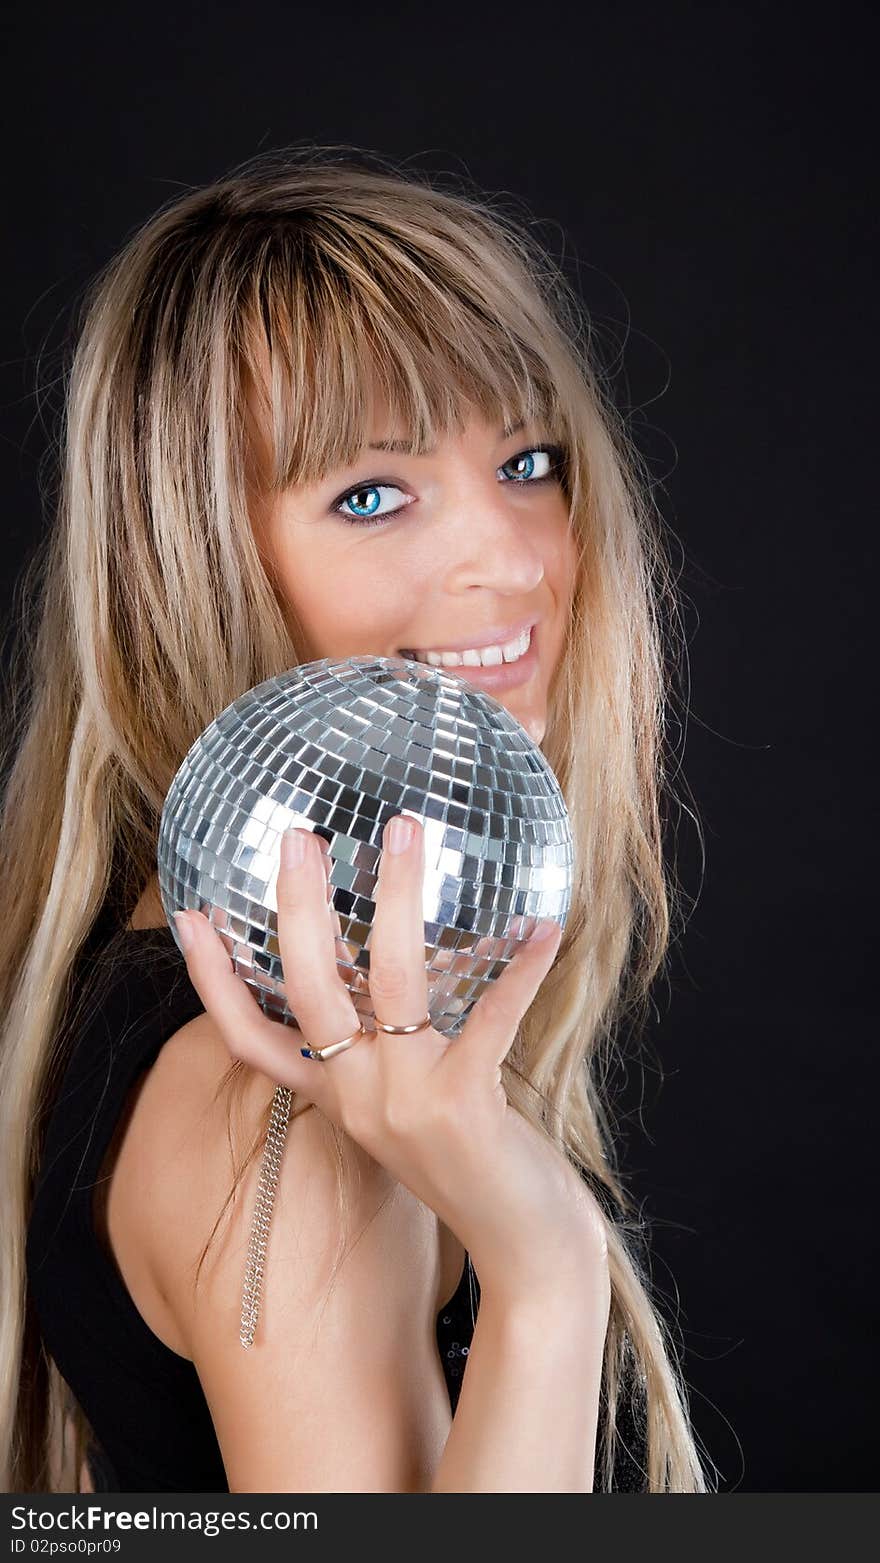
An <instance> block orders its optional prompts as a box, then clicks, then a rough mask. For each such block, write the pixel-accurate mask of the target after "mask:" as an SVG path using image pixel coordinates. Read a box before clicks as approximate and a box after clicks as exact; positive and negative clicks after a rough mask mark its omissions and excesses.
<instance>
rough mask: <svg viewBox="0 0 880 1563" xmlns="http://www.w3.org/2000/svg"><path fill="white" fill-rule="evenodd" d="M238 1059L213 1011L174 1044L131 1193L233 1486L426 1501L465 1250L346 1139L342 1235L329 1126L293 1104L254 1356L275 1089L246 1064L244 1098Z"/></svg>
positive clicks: (149, 1092)
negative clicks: (262, 1201) (449, 1324)
mask: <svg viewBox="0 0 880 1563" xmlns="http://www.w3.org/2000/svg"><path fill="white" fill-rule="evenodd" d="M230 1062H231V1058H230V1055H229V1053H228V1051H227V1049H226V1047H225V1045H224V1043H223V1041H222V1039H221V1038H220V1036H219V1034H218V1033H217V1031H216V1028H215V1026H214V1023H213V1021H212V1020H211V1019H210V1017H209V1016H208V1015H205V1014H202V1015H199V1016H197V1017H196V1018H195V1019H194V1020H192V1021H190V1022H189V1023H188V1024H187V1025H185V1026H183V1027H181V1028H180V1030H179V1031H177V1032H176V1033H175V1034H174V1035H173V1036H172V1037H170V1038H169V1040H168V1041H167V1042H166V1043H165V1044H164V1046H163V1047H162V1049H161V1051H160V1054H159V1056H158V1058H157V1060H156V1063H155V1064H154V1065H153V1067H152V1069H151V1070H150V1071H149V1073H148V1075H147V1077H146V1080H145V1083H144V1086H143V1089H142V1091H141V1094H140V1096H139V1099H138V1103H137V1109H136V1114H135V1118H134V1120H133V1122H132V1125H131V1131H130V1135H129V1138H130V1140H131V1145H130V1148H129V1153H128V1158H127V1166H126V1170H125V1174H124V1193H123V1194H122V1197H123V1198H124V1199H125V1202H126V1205H127V1206H128V1208H129V1210H130V1215H131V1220H132V1222H133V1223H134V1224H135V1226H136V1228H137V1238H138V1241H139V1243H140V1244H141V1245H142V1248H143V1252H144V1255H145V1259H146V1261H147V1263H148V1265H149V1267H150V1270H151V1273H152V1276H153V1278H154V1281H155V1285H156V1286H157V1288H158V1290H159V1292H160V1294H161V1296H162V1298H163V1299H164V1300H165V1302H166V1303H167V1305H168V1307H169V1309H170V1311H171V1314H172V1315H173V1318H174V1321H175V1324H176V1325H177V1327H178V1328H179V1331H180V1334H181V1337H182V1339H183V1340H184V1341H185V1342H186V1346H187V1355H189V1356H190V1357H191V1358H192V1360H193V1361H194V1363H195V1366H196V1369H197V1371H198V1373H199V1377H200V1379H201V1382H202V1387H203V1389H204V1392H205V1395H206V1398H207V1401H208V1404H209V1407H210V1410H211V1415H212V1419H213V1421H214V1425H215V1429H216V1432H217V1437H218V1441H219V1443H220V1447H221V1451H222V1454H223V1459H224V1464H225V1466H226V1472H227V1477H228V1481H229V1490H230V1491H233V1492H235V1491H238V1492H285V1491H299V1492H310V1491H311V1492H330V1491H337V1492H345V1491H350V1492H386V1491H390V1492H410V1491H426V1490H428V1488H429V1487H430V1480H431V1473H432V1471H433V1469H434V1468H435V1466H436V1464H437V1461H438V1460H439V1458H440V1455H441V1453H442V1449H443V1446H444V1443H445V1440H446V1437H447V1435H448V1431H449V1427H450V1424H451V1415H450V1409H449V1400H448V1395H447V1391H446V1384H445V1379H444V1376H443V1369H442V1364H441V1362H440V1358H439V1354H438V1352H437V1345H436V1335H435V1328H436V1315H437V1310H438V1307H439V1306H440V1305H441V1303H442V1302H443V1301H445V1300H446V1297H447V1296H448V1295H450V1293H451V1291H452V1290H453V1289H454V1285H455V1280H456V1279H457V1273H460V1263H461V1257H462V1256H463V1250H461V1249H460V1246H459V1245H457V1244H456V1243H455V1241H454V1240H453V1242H452V1244H451V1245H450V1243H449V1234H448V1233H446V1232H445V1229H442V1224H441V1223H439V1222H438V1220H437V1217H436V1216H435V1214H434V1213H433V1212H432V1211H430V1210H429V1209H428V1208H427V1207H426V1206H424V1205H423V1204H422V1203H421V1202H420V1201H419V1200H417V1199H416V1198H415V1197H414V1196H413V1195H412V1194H411V1193H410V1192H409V1190H407V1189H405V1188H403V1187H402V1186H401V1185H400V1184H398V1183H396V1182H395V1181H394V1180H393V1179H392V1178H391V1176H390V1175H389V1174H388V1173H387V1172H386V1171H385V1169H384V1168H382V1167H381V1166H379V1164H378V1163H376V1162H375V1161H373V1160H372V1158H370V1157H368V1156H367V1155H366V1153H365V1152H363V1151H362V1150H361V1148H360V1147H359V1146H357V1145H355V1143H354V1142H353V1141H351V1140H348V1139H346V1140H345V1141H344V1144H343V1150H344V1155H345V1159H346V1164H347V1166H348V1167H349V1169H350V1172H351V1177H350V1181H349V1188H350V1196H351V1203H350V1210H349V1215H348V1220H347V1223H346V1225H345V1226H344V1228H342V1229H341V1228H340V1218H339V1213H338V1207H337V1200H336V1189H337V1152H336V1145H335V1141H334V1136H333V1132H332V1128H331V1125H330V1124H328V1122H327V1121H326V1119H325V1118H323V1116H322V1115H321V1114H320V1113H319V1112H318V1111H317V1109H315V1108H313V1107H310V1106H308V1105H307V1104H300V1103H298V1102H297V1100H296V1098H294V1099H293V1103H292V1116H291V1120H290V1123H289V1126H288V1130H287V1138H286V1144H285V1147H284V1154H283V1157H282V1161H281V1168H280V1172H279V1177H278V1184H277V1188H276V1194H275V1205H274V1211H273V1215H272V1221H271V1226H270V1230H269V1239H268V1247H267V1251H266V1256H265V1266H264V1279H263V1291H262V1302H261V1312H260V1319H259V1323H258V1326H257V1334H256V1338H255V1340H254V1343H253V1345H252V1346H251V1347H249V1348H248V1349H245V1348H244V1347H243V1346H242V1345H241V1343H240V1340H239V1329H240V1322H241V1309H242V1287H243V1280H244V1273H245V1265H246V1261H247V1253H248V1243H249V1239H250V1233H251V1223H252V1219H253V1212H254V1202H255V1198H256V1195H257V1187H258V1179H259V1175H260V1162H261V1157H262V1149H263V1139H264V1132H265V1127H266V1124H267V1121H268V1115H269V1112H270V1110H271V1106H272V1100H273V1096H274V1092H275V1085H274V1083H273V1082H272V1081H271V1080H270V1079H268V1078H267V1077H266V1076H264V1075H260V1074H258V1073H257V1072H256V1071H254V1070H250V1069H245V1070H243V1071H242V1073H241V1076H240V1088H239V1087H237V1088H236V1089H235V1090H234V1091H233V1092H232V1094H231V1095H230V1094H229V1092H228V1091H226V1090H224V1089H223V1081H224V1077H225V1076H226V1074H227V1072H228V1069H229V1065H230ZM254 1146H256V1154H255V1155H254V1156H253V1158H252V1159H251V1161H250V1164H249V1165H248V1166H247V1169H246V1171H245V1172H244V1175H243V1177H242V1178H241V1180H240V1182H239V1184H238V1187H237V1189H236V1191H235V1194H234V1195H233V1198H232V1199H231V1201H230V1202H229V1204H228V1205H226V1208H225V1210H224V1205H225V1202H226V1197H227V1194H228V1193H229V1192H230V1190H231V1188H232V1185H233V1181H234V1178H235V1174H236V1169H237V1167H240V1166H241V1164H242V1163H243V1162H244V1161H245V1160H246V1158H247V1156H248V1153H249V1152H250V1151H251V1150H252V1148H253V1147H254ZM120 1171H122V1169H121V1168H120ZM221 1213H222V1214H221ZM218 1217H219V1218H220V1219H219V1222H218ZM341 1230H342V1232H343V1235H344V1251H343V1253H344V1257H343V1258H342V1260H341V1262H340V1264H339V1268H338V1270H337V1271H336V1273H335V1274H334V1264H335V1261H336V1257H337V1244H338V1238H339V1234H340V1231H341ZM206 1246H207V1253H206V1255H205V1258H204V1263H203V1264H202V1265H201V1268H200V1269H199V1261H200V1259H201V1256H202V1254H203V1251H204V1250H205V1249H206ZM450 1266H451V1268H450ZM197 1272H198V1273H197ZM450 1281H451V1283H452V1284H451V1285H450Z"/></svg>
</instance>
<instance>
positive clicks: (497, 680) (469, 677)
mask: <svg viewBox="0 0 880 1563" xmlns="http://www.w3.org/2000/svg"><path fill="white" fill-rule="evenodd" d="M538 634H539V630H538V625H537V623H535V624H534V625H533V627H532V634H531V640H530V643H529V649H528V651H527V652H526V653H525V655H524V656H522V657H518V658H517V660H516V662H501V663H499V664H498V666H496V667H490V668H484V667H476V668H469V667H465V666H464V665H463V664H462V665H460V666H459V667H455V668H443V667H440V668H435V667H431V665H430V663H428V662H420V663H419V664H418V666H419V667H420V668H424V670H425V672H426V673H436V674H437V675H439V676H441V677H443V678H460V679H463V680H464V681H465V682H466V683H468V684H475V685H476V686H477V688H478V689H485V690H486V693H487V694H494V693H496V692H500V691H502V690H505V689H515V688H516V687H517V686H518V685H519V684H525V683H526V682H527V681H528V680H529V679H530V678H531V677H532V674H533V673H534V672H535V670H536V668H537V666H538ZM491 644H492V642H490V645H491ZM465 649H467V648H465ZM475 649H476V648H475ZM444 650H449V651H451V650H452V647H451V646H449V647H444ZM401 655H403V653H401Z"/></svg>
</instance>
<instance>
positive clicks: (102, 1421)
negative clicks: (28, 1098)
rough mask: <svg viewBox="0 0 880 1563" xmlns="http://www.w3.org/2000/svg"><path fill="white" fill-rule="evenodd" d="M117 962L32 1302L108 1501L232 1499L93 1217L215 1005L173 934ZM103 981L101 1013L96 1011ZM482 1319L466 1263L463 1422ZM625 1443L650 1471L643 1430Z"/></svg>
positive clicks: (73, 1065) (43, 1168)
mask: <svg viewBox="0 0 880 1563" xmlns="http://www.w3.org/2000/svg"><path fill="white" fill-rule="evenodd" d="M108 951H109V953H110V954H111V964H110V966H109V980H108V978H107V975H106V973H107V966H106V965H105V963H104V962H101V963H100V967H98V966H97V965H94V964H92V962H93V956H94V954H95V950H94V934H93V937H92V939H91V940H90V941H89V942H88V944H87V945H86V947H85V949H84V951H83V952H81V954H80V957H79V959H78V961H77V963H76V967H75V970H74V975H73V979H72V982H71V990H70V991H71V1001H72V1002H75V1003H76V1004H77V1015H76V1020H75V1021H74V1023H73V1025H72V1026H71V1027H70V1031H71V1033H72V1040H71V1041H70V1042H69V1045H68V1046H67V1052H66V1062H65V1063H64V1064H63V1065H62V1072H61V1077H60V1083H59V1084H58V1087H57V1090H56V1092H55V1094H54V1098H53V1099H52V1103H51V1107H50V1111H49V1118H48V1122H47V1124H46V1126H45V1132H44V1137H43V1141H42V1151H41V1156H40V1163H39V1170H38V1175H37V1180H36V1187H35V1192H34V1199H33V1205H32V1209H31V1214H30V1220H29V1223H28V1231H27V1247H26V1258H27V1274H28V1286H29V1291H30V1296H31V1300H32V1304H33V1306H34V1308H35V1310H36V1315H37V1319H38V1321H39V1326H40V1330H41V1332H42V1336H43V1340H44V1342H45V1345H46V1348H47V1350H48V1351H49V1352H50V1354H51V1356H52V1357H53V1358H54V1360H55V1363H56V1365H57V1367H58V1369H59V1371H60V1372H61V1374H62V1376H63V1377H64V1379H65V1380H66V1381H67V1383H68V1384H69V1386H70V1388H71V1390H72V1391H73V1393H74V1395H75V1396H76V1399H77V1401H78V1402H79V1404H80V1406H81V1407H82V1409H83V1411H84V1412H85V1415H86V1417H87V1418H88V1420H89V1422H90V1424H91V1426H92V1428H93V1430H94V1434H95V1438H96V1439H97V1447H95V1446H92V1447H91V1448H90V1450H89V1466H90V1471H91V1473H92V1480H93V1484H94V1487H95V1490H96V1491H97V1492H196V1493H201V1492H227V1491H228V1490H229V1489H228V1484H227V1480H226V1475H225V1472H224V1468H223V1460H222V1458H221V1454H220V1447H219V1444H218V1442H217V1436H216V1433H215V1431H214V1426H213V1423H212V1421H211V1416H210V1412H209V1410H208V1405H207V1402H206V1400H205V1396H204V1393H203V1391H202V1388H201V1384H200V1381H199V1377H198V1374H197V1372H196V1369H195V1366H194V1364H193V1363H192V1362H191V1361H190V1360H189V1359H188V1358H186V1357H182V1356H180V1355H179V1354H178V1353H177V1352H175V1351H173V1350H172V1349H171V1348H170V1347H169V1346H166V1345H165V1344H164V1342H163V1341H161V1340H160V1339H159V1337H158V1336H157V1335H155V1334H154V1332H153V1331H152V1330H151V1329H150V1327H149V1325H148V1324H147V1323H146V1321H145V1320H144V1318H143V1317H142V1315H141V1314H140V1313H139V1311H138V1309H137V1307H136V1306H135V1303H134V1301H133V1299H132V1297H131V1295H130V1293H129V1291H128V1290H127V1288H126V1286H125V1283H124V1282H123V1279H122V1276H121V1273H120V1271H119V1270H118V1269H117V1267H116V1265H115V1264H114V1262H113V1260H112V1258H111V1257H110V1256H109V1255H108V1254H107V1252H106V1251H105V1249H104V1247H103V1246H102V1243H101V1241H100V1240H99V1238H98V1235H97V1232H96V1230H95V1226H94V1220H93V1212H92V1196H93V1191H94V1188H95V1185H96V1182H97V1178H98V1172H99V1169H100V1165H101V1162H102V1159H103V1157H104V1155H105V1152H106V1150H107V1147H108V1145H109V1143H110V1139H111V1136H112V1134H113V1131H114V1128H115V1126H116V1124H117V1121H118V1119H119V1116H120V1114H121V1112H122V1109H123V1106H124V1103H125V1101H126V1098H127V1096H128V1094H129V1092H130V1090H131V1088H132V1086H133V1085H134V1083H135V1081H136V1079H137V1077H138V1076H139V1075H140V1074H141V1073H142V1072H143V1071H145V1070H147V1069H149V1068H150V1066H151V1065H152V1064H153V1063H154V1062H155V1060H156V1058H157V1056H158V1053H159V1050H160V1048H161V1047H162V1044H163V1043H164V1042H165V1041H167V1040H168V1038H169V1037H170V1036H172V1035H173V1033H174V1032H176V1031H177V1030H178V1029H179V1028H180V1027H181V1026H183V1025H185V1024H186V1022H187V1021H189V1020H192V1019H193V1018H194V1016H196V1015H197V1014H200V1013H201V1011H202V1009H203V1005H202V1003H201V1000H200V998H199V995H198V994H197V992H196V990H195V988H194V987H193V985H192V983H191V982H190V979H189V973H188V971H187V969H186V964H185V962H184V960H183V957H182V956H181V954H180V952H179V950H178V949H177V945H176V943H175V940H174V936H173V934H172V931H171V929H170V928H169V927H165V928H158V929H138V930H132V929H128V930H126V929H122V928H117V930H116V933H115V935H114V937H113V939H112V941H111V943H110V945H109V946H105V947H104V950H103V954H104V956H105V958H106V956H107V954H108ZM98 970H100V982H99V985H98V990H97V1001H96V1002H95V1003H94V1005H93V1006H92V1007H91V1008H89V1007H88V1003H87V1000H88V996H89V993H90V991H91V988H92V978H93V976H94V973H95V972H96V971H98ZM72 1002H69V1003H68V1006H67V1009H66V1011H65V1026H67V1024H68V1023H69V1019H70V1015H71V1010H72ZM602 1193H603V1194H604V1193H605V1191H604V1190H603V1191H602ZM607 1198H608V1196H607V1195H606V1199H607ZM478 1307H479V1282H478V1280H477V1277H476V1274H475V1272H474V1270H473V1267H472V1266H471V1264H470V1261H469V1259H468V1258H467V1257H466V1260H465V1265H464V1270H463V1272H462V1277H461V1281H460V1283H459V1286H458V1289H457V1291H456V1293H455V1296H454V1297H453V1298H452V1299H451V1301H450V1302H449V1303H448V1304H447V1305H446V1307H445V1308H444V1309H443V1310H442V1312H441V1314H440V1315H438V1318H437V1345H438V1349H439V1351H440V1356H441V1361H442V1363H443V1369H444V1374H445V1377H446V1384H447V1390H448V1393H449V1399H450V1406H451V1409H452V1411H453V1413H454V1411H455V1408H456V1405H457V1402H458V1394H459V1390H460V1387H461V1376H462V1373H463V1371H464V1368H465V1365H466V1362H467V1354H468V1349H469V1346H470V1341H471V1337H472V1334H473V1328H474V1322H475V1319H476V1311H477V1309H478ZM239 1349H240V1348H239ZM622 1431H624V1432H625V1434H627V1435H628V1436H626V1443H627V1444H628V1445H629V1447H630V1448H635V1452H636V1454H637V1455H638V1457H639V1459H641V1460H642V1461H643V1459H644V1452H643V1450H642V1449H640V1448H638V1447H637V1446H636V1444H635V1435H634V1433H633V1430H632V1428H631V1427H629V1428H627V1427H626V1426H624V1427H622ZM616 1485H617V1486H618V1488H619V1490H621V1491H626V1490H640V1489H641V1488H642V1487H643V1477H642V1475H641V1472H640V1471H639V1469H638V1466H637V1465H634V1464H633V1463H632V1462H631V1460H630V1459H629V1458H628V1457H627V1456H625V1455H623V1456H622V1457H621V1460H620V1462H619V1467H618V1480H617V1482H616Z"/></svg>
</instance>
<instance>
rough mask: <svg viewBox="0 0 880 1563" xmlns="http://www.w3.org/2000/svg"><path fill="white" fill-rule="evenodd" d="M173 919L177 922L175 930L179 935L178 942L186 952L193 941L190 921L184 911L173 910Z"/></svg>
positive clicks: (190, 947)
mask: <svg viewBox="0 0 880 1563" xmlns="http://www.w3.org/2000/svg"><path fill="white" fill-rule="evenodd" d="M174 921H175V922H176V924H177V932H178V933H179V935H180V942H181V944H182V945H183V948H184V950H185V951H186V952H187V953H188V952H189V951H190V950H191V949H192V942H193V926H192V923H191V922H190V920H189V918H188V917H187V915H186V912H175V913H174Z"/></svg>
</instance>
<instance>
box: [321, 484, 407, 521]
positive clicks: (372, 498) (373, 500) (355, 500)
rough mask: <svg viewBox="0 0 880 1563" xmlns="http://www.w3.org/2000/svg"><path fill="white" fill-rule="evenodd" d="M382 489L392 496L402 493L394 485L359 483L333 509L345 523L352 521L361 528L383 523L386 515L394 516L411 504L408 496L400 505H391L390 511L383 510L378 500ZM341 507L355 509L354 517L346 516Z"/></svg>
mask: <svg viewBox="0 0 880 1563" xmlns="http://www.w3.org/2000/svg"><path fill="white" fill-rule="evenodd" d="M383 489H390V490H391V492H392V494H401V493H402V492H403V490H402V489H399V488H397V486H396V485H395V484H394V483H359V484H358V486H357V488H350V489H349V491H348V493H347V494H343V496H342V498H341V499H338V500H337V501H336V504H335V505H334V506H333V509H334V510H337V511H338V512H339V514H340V515H342V516H343V517H344V519H345V520H346V521H353V522H354V523H355V524H356V525H358V524H359V525H361V526H375V525H377V523H378V522H379V521H383V520H384V519H385V517H386V516H387V515H394V514H395V513H396V511H398V510H404V509H405V508H406V506H407V505H411V504H412V497H411V496H410V498H408V499H405V500H404V503H403V504H402V505H393V506H392V507H391V508H390V510H389V508H388V507H387V506H385V508H384V509H383V507H382V500H381V499H380V498H379V495H380V493H381V492H382V490H383ZM343 505H353V506H354V507H355V513H354V515H346V513H345V511H344V510H343V509H342V506H343ZM374 517H375V518H376V519H375V520H374V519H373V518H374Z"/></svg>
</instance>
